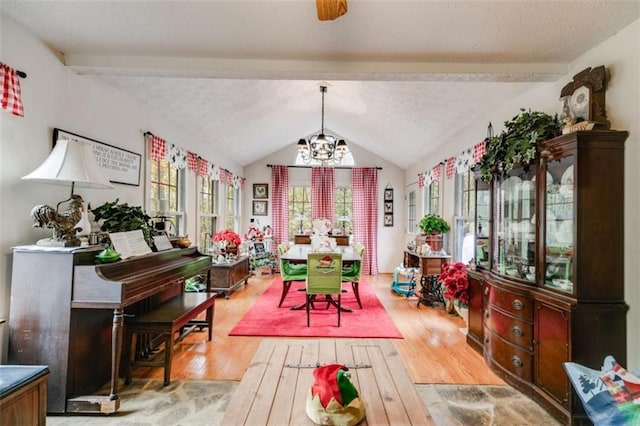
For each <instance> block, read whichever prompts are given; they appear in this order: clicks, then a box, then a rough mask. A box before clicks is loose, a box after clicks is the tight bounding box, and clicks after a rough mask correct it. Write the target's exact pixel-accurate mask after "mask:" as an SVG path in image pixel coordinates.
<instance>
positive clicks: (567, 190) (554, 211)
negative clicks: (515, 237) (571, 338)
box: [544, 155, 606, 293]
mask: <svg viewBox="0 0 640 426" xmlns="http://www.w3.org/2000/svg"><path fill="white" fill-rule="evenodd" d="M573 165H574V156H573V155H569V156H566V157H561V158H559V159H555V160H549V161H547V162H546V165H545V168H546V185H545V206H546V210H545V216H546V217H545V226H544V229H545V235H544V247H545V261H544V268H545V270H544V286H545V287H548V288H553V289H556V290H559V291H563V292H567V293H573V259H574V252H573V251H574V241H575V231H574V229H575V223H574V201H575V195H574V192H575V191H574V189H575V186H574V182H575V176H574V171H573ZM602 208H606V206H602Z"/></svg>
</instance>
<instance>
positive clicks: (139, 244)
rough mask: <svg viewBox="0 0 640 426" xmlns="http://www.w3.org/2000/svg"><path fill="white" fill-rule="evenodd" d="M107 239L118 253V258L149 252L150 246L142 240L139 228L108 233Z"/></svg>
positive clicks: (142, 236)
mask: <svg viewBox="0 0 640 426" xmlns="http://www.w3.org/2000/svg"><path fill="white" fill-rule="evenodd" d="M109 239H110V240H111V244H113V248H114V249H115V251H117V252H118V253H120V258H122V259H127V258H129V257H132V256H140V255H141V254H148V253H151V248H150V247H149V245H148V244H147V242H146V241H145V240H144V234H143V233H142V230H141V229H137V230H135V231H127V232H113V233H109Z"/></svg>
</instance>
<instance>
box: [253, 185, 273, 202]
mask: <svg viewBox="0 0 640 426" xmlns="http://www.w3.org/2000/svg"><path fill="white" fill-rule="evenodd" d="M253 198H255V199H257V200H260V199H268V198H269V184H267V183H254V184H253Z"/></svg>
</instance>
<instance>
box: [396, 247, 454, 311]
mask: <svg viewBox="0 0 640 426" xmlns="http://www.w3.org/2000/svg"><path fill="white" fill-rule="evenodd" d="M450 259H451V256H433V255H431V256H422V255H419V254H417V253H416V252H414V251H410V250H405V251H404V267H405V268H418V269H419V270H420V286H421V287H422V288H421V290H420V298H419V299H418V306H420V304H421V303H423V304H425V305H433V304H434V303H442V304H443V305H444V304H445V303H444V296H443V295H442V286H441V285H440V282H439V280H438V275H440V274H441V273H442V265H443V264H445V263H446V262H449V261H450Z"/></svg>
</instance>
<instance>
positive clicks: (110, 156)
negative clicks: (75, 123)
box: [53, 128, 142, 186]
mask: <svg viewBox="0 0 640 426" xmlns="http://www.w3.org/2000/svg"><path fill="white" fill-rule="evenodd" d="M62 139H72V140H76V141H79V142H83V143H86V144H89V145H90V146H91V150H92V151H93V155H94V156H95V159H96V163H98V167H100V170H101V171H102V173H103V174H104V176H105V177H106V178H107V179H108V180H109V182H111V183H121V184H123V185H132V186H140V173H141V164H142V155H140V154H138V153H135V152H133V151H129V150H127V149H122V148H118V147H116V146H113V145H109V144H106V143H104V142H100V141H97V140H95V139H90V138H87V137H84V136H80V135H78V134H75V133H71V132H67V131H66V130H62V129H58V128H54V129H53V146H56V143H57V142H58V141H59V140H62Z"/></svg>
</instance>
